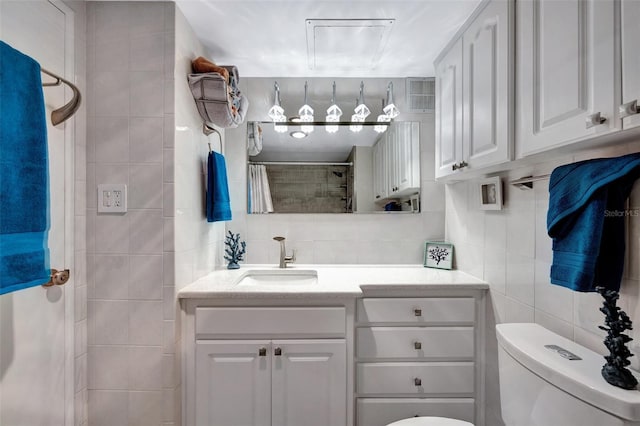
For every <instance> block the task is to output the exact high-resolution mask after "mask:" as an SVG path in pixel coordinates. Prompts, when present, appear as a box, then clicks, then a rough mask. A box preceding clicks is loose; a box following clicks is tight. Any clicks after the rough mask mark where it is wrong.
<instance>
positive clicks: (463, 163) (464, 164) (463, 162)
mask: <svg viewBox="0 0 640 426" xmlns="http://www.w3.org/2000/svg"><path fill="white" fill-rule="evenodd" d="M468 165H469V163H467V162H466V161H461V162H460V164H459V165H458V168H459V169H462V168H463V167H467V166H468Z"/></svg>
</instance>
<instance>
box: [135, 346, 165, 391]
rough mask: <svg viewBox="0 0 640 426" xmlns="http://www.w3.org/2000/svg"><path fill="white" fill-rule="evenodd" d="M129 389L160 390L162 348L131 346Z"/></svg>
mask: <svg viewBox="0 0 640 426" xmlns="http://www.w3.org/2000/svg"><path fill="white" fill-rule="evenodd" d="M128 351H129V371H130V374H129V389H131V390H162V374H163V373H162V347H161V346H157V347H156V346H131V347H129V348H128Z"/></svg>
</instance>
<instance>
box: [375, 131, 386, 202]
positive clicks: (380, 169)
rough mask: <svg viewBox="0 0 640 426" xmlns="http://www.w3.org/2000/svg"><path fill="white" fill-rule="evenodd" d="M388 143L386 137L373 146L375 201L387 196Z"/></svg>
mask: <svg viewBox="0 0 640 426" xmlns="http://www.w3.org/2000/svg"><path fill="white" fill-rule="evenodd" d="M386 149H387V148H386V144H385V139H384V137H382V138H380V140H378V142H377V143H376V144H375V145H374V147H373V196H374V201H380V200H383V199H385V198H387V169H386V165H385V155H386Z"/></svg>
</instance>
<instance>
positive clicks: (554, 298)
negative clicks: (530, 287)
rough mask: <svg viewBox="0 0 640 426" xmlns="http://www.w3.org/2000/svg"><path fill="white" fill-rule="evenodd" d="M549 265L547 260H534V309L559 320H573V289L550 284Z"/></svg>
mask: <svg viewBox="0 0 640 426" xmlns="http://www.w3.org/2000/svg"><path fill="white" fill-rule="evenodd" d="M550 269H551V265H550V264H549V263H547V262H540V261H536V267H535V274H536V280H535V283H536V286H535V290H536V296H535V297H536V309H539V310H541V311H544V312H546V313H548V314H551V315H553V316H556V317H558V318H560V319H561V320H564V321H567V322H570V321H572V320H573V300H574V299H573V297H574V293H575V292H574V291H571V290H569V289H567V288H565V287H561V286H559V285H555V284H551V283H550V281H549V271H550Z"/></svg>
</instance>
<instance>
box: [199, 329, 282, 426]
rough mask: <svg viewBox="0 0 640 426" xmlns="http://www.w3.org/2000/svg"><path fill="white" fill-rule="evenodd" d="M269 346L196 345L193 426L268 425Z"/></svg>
mask: <svg viewBox="0 0 640 426" xmlns="http://www.w3.org/2000/svg"><path fill="white" fill-rule="evenodd" d="M270 348H271V343H270V341H268V340H209V341H196V354H195V355H196V372H197V374H196V377H195V381H196V392H195V399H196V416H195V424H196V425H198V426H199V425H207V426H270V425H271V354H272V351H271V350H270Z"/></svg>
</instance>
